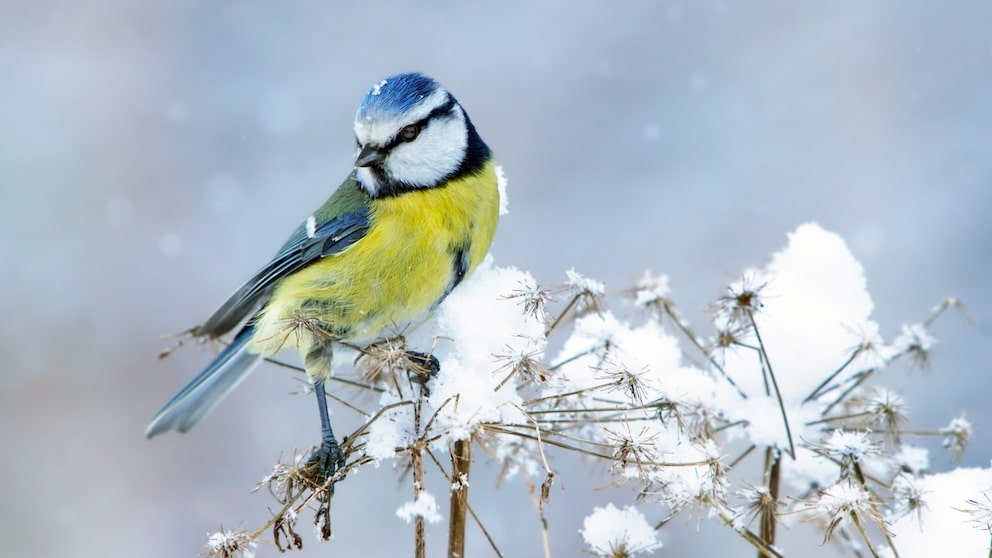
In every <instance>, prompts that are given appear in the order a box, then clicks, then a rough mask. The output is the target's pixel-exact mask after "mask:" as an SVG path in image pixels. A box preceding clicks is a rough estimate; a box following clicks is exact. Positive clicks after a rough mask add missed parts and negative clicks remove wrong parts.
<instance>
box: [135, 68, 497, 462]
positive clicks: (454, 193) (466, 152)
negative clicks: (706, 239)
mask: <svg viewBox="0 0 992 558" xmlns="http://www.w3.org/2000/svg"><path fill="white" fill-rule="evenodd" d="M354 134H355V140H356V143H357V145H358V149H357V156H356V158H355V161H354V168H353V169H352V170H351V172H350V174H349V175H348V177H347V178H345V180H344V182H342V183H341V185H340V186H339V187H338V188H337V190H335V191H334V192H333V194H332V195H331V196H330V198H329V199H328V200H327V201H326V202H325V203H324V204H323V205H322V206H321V207H320V208H319V209H317V210H316V211H314V212H313V213H312V214H311V215H309V216H308V217H307V218H306V219H304V220H303V222H302V224H300V226H299V227H297V228H296V230H295V231H293V233H292V234H291V235H290V236H289V239H288V240H287V241H286V242H285V244H283V245H282V247H281V248H280V249H279V250H278V251H277V252H276V254H275V256H274V257H273V258H272V259H271V260H269V261H268V263H266V264H265V265H263V266H262V267H261V268H260V269H258V271H257V272H255V273H254V274H253V275H251V276H250V277H249V278H248V280H247V281H245V282H244V284H243V285H241V287H240V288H238V289H237V290H236V291H235V292H234V293H233V294H232V295H231V296H230V297H229V298H228V299H227V300H226V301H225V302H224V303H223V304H221V305H220V307H219V308H218V309H217V310H216V311H215V312H214V313H213V314H212V315H211V316H210V317H209V318H207V319H206V320H205V321H204V322H203V323H201V324H199V325H197V326H195V327H193V328H191V329H190V330H189V331H188V332H187V333H188V334H189V335H190V336H191V337H194V338H197V339H199V340H201V341H213V340H218V339H220V338H221V337H222V336H225V335H226V334H228V333H230V332H231V331H235V329H236V328H238V329H237V330H236V331H237V333H236V334H235V335H234V337H233V339H232V340H231V341H230V343H228V344H227V345H226V346H225V347H224V348H223V349H222V350H221V351H220V353H219V354H218V355H217V356H216V357H215V358H214V359H213V360H212V361H211V362H210V363H209V364H207V365H206V366H205V367H204V368H203V370H202V371H201V372H200V373H199V374H198V375H197V376H196V377H195V378H193V380H191V381H190V382H189V383H188V384H187V385H186V386H185V387H183V388H182V389H181V390H180V391H179V392H178V393H177V394H176V395H175V396H174V397H173V398H172V399H170V400H169V401H168V402H167V403H166V404H165V405H164V406H163V407H162V409H161V410H160V411H159V412H158V413H157V414H156V415H155V417H154V418H153V419H152V421H151V423H150V424H149V425H148V428H147V430H146V432H145V434H146V436H147V437H148V438H151V437H153V436H156V435H158V434H161V433H163V432H167V431H170V430H176V431H178V432H186V431H188V430H189V429H190V428H192V427H193V426H195V425H196V424H197V422H198V421H199V420H200V419H202V418H203V417H204V416H205V415H206V414H208V413H209V412H210V411H211V410H213V409H214V407H215V406H216V405H217V404H218V403H219V402H220V401H221V400H222V399H223V398H224V397H225V396H227V395H228V394H229V393H230V392H231V391H232V390H234V389H235V388H236V387H237V386H238V385H239V384H240V383H241V382H242V380H244V379H245V378H246V377H247V376H248V374H249V373H251V372H252V370H254V369H255V368H256V367H257V366H258V365H259V363H261V362H262V361H263V360H264V359H265V358H266V357H268V356H271V355H274V354H276V353H278V352H279V351H280V350H282V349H283V348H296V349H297V351H298V352H299V355H300V357H301V359H302V362H303V368H304V369H305V370H306V374H307V376H308V377H309V379H310V381H311V382H312V384H313V392H314V393H315V394H316V397H317V402H318V411H319V413H320V423H321V442H320V445H319V446H318V448H317V449H316V450H315V451H314V453H313V455H312V456H311V458H310V460H311V461H316V462H317V464H318V465H319V467H320V470H321V471H322V472H323V473H324V475H325V477H327V478H329V477H330V476H331V475H333V474H334V473H335V472H336V471H337V470H339V469H340V468H341V467H343V466H344V464H345V457H344V454H343V452H342V450H341V448H340V446H339V445H338V442H337V439H336V438H335V436H334V431H333V429H332V427H331V422H330V418H329V414H328V410H327V399H326V388H325V384H326V382H327V381H328V380H329V378H330V375H331V361H332V353H333V347H334V346H335V345H338V344H347V345H350V346H359V347H361V346H363V345H368V344H370V343H373V342H375V341H377V340H380V339H384V338H388V337H389V336H390V335H393V334H397V333H399V332H403V331H405V330H406V328H412V327H416V326H417V325H419V324H420V323H423V322H424V321H425V320H426V319H427V318H428V317H429V316H430V314H431V313H432V312H433V310H434V309H436V308H437V306H438V305H439V304H440V303H441V302H442V301H443V300H444V299H445V297H446V296H447V295H448V294H449V293H451V291H452V289H454V288H456V287H457V286H458V285H459V284H460V283H461V282H462V281H464V279H465V277H466V276H468V275H469V274H470V273H471V272H472V271H473V270H474V269H475V268H476V267H477V266H478V265H479V263H480V262H481V261H482V260H483V259H484V257H485V255H486V254H487V253H488V251H489V247H490V245H491V243H492V239H493V236H494V234H495V230H496V225H497V221H498V219H499V204H500V193H499V186H498V183H499V179H498V170H497V167H496V165H495V162H494V160H493V157H492V152H491V150H490V149H489V147H488V146H487V145H486V143H485V142H484V141H483V140H482V138H481V136H480V135H479V133H478V132H477V131H476V128H475V126H474V125H473V124H472V121H471V120H470V119H469V116H468V114H467V113H466V112H465V109H464V108H462V106H461V104H459V102H458V101H457V100H456V99H455V97H454V96H452V94H451V93H449V92H448V91H447V90H446V89H445V88H444V87H442V86H441V84H439V83H438V82H437V81H435V80H434V79H433V78H430V77H428V76H425V75H423V74H421V73H402V74H397V75H393V76H390V77H388V78H386V79H383V80H381V81H379V82H378V83H376V84H374V85H373V86H372V87H371V88H370V89H369V91H368V92H367V93H366V95H365V96H364V98H363V99H362V101H361V102H360V104H359V106H358V111H357V113H356V115H355V122H354ZM239 326H240V327H239ZM413 354H420V353H413ZM421 356H423V355H422V354H421ZM431 358H433V357H431ZM433 363H434V365H435V366H436V363H437V361H436V360H433Z"/></svg>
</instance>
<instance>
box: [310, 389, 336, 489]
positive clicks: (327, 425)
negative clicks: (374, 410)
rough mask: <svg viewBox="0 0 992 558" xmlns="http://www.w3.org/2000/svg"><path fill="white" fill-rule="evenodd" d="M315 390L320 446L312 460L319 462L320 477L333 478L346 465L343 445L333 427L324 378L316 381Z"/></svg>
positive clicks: (311, 457) (324, 478)
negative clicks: (318, 414) (339, 442)
mask: <svg viewBox="0 0 992 558" xmlns="http://www.w3.org/2000/svg"><path fill="white" fill-rule="evenodd" d="M313 391H314V393H316V394H317V409H318V410H319V411H320V448H318V449H317V451H315V452H313V455H311V456H310V461H311V462H316V463H317V465H318V466H319V467H320V478H321V479H322V480H326V479H329V478H331V477H332V476H333V475H334V473H336V472H337V470H338V469H340V468H342V467H344V464H345V456H344V452H343V451H341V447H340V446H338V441H337V439H336V438H335V437H334V430H333V429H332V428H331V418H330V415H329V414H328V412H327V394H326V393H325V391H324V382H323V381H322V380H317V381H316V382H314V383H313Z"/></svg>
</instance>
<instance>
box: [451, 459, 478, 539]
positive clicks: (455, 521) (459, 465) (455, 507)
mask: <svg viewBox="0 0 992 558" xmlns="http://www.w3.org/2000/svg"><path fill="white" fill-rule="evenodd" d="M471 466H472V440H458V441H457V442H455V443H454V444H452V446H451V476H452V489H451V513H450V517H449V519H448V558H463V557H464V556H465V525H466V524H467V515H468V474H469V470H470V469H471Z"/></svg>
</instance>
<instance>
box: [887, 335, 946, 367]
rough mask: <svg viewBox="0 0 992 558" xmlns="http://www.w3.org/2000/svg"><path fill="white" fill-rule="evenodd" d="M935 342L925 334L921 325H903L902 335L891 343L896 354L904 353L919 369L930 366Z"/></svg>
mask: <svg viewBox="0 0 992 558" xmlns="http://www.w3.org/2000/svg"><path fill="white" fill-rule="evenodd" d="M936 344H937V340H936V339H934V338H933V336H931V335H930V333H929V332H927V328H926V326H925V325H923V324H912V325H907V324H903V326H902V333H901V334H900V335H899V337H896V340H895V341H893V342H892V346H893V347H894V348H895V351H896V353H906V354H908V355H909V356H910V357H912V359H913V362H915V363H916V364H917V365H918V366H920V367H921V368H927V367H929V366H930V352H931V351H932V350H933V347H934V345H936Z"/></svg>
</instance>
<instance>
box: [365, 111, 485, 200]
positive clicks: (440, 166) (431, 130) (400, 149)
mask: <svg viewBox="0 0 992 558" xmlns="http://www.w3.org/2000/svg"><path fill="white" fill-rule="evenodd" d="M467 149H468V129H467V127H466V125H465V113H464V112H463V111H462V109H461V107H457V108H456V109H455V110H454V111H453V112H452V115H451V116H450V117H448V118H438V119H436V120H433V121H431V123H430V124H428V125H427V127H426V128H424V129H423V131H421V132H420V135H419V136H417V139H415V140H414V141H412V142H409V143H401V144H398V145H396V147H394V148H393V149H392V151H391V152H390V153H389V155H388V156H387V157H386V164H385V165H384V167H383V170H385V171H386V174H387V175H388V176H389V178H390V179H391V180H395V181H397V182H403V183H405V184H409V185H411V186H417V187H429V186H435V185H437V183H438V182H440V181H441V179H443V178H444V177H445V176H448V175H449V174H451V173H452V172H454V171H455V170H457V169H458V166H459V165H461V163H462V160H463V159H464V158H465V152H466V150H467Z"/></svg>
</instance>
